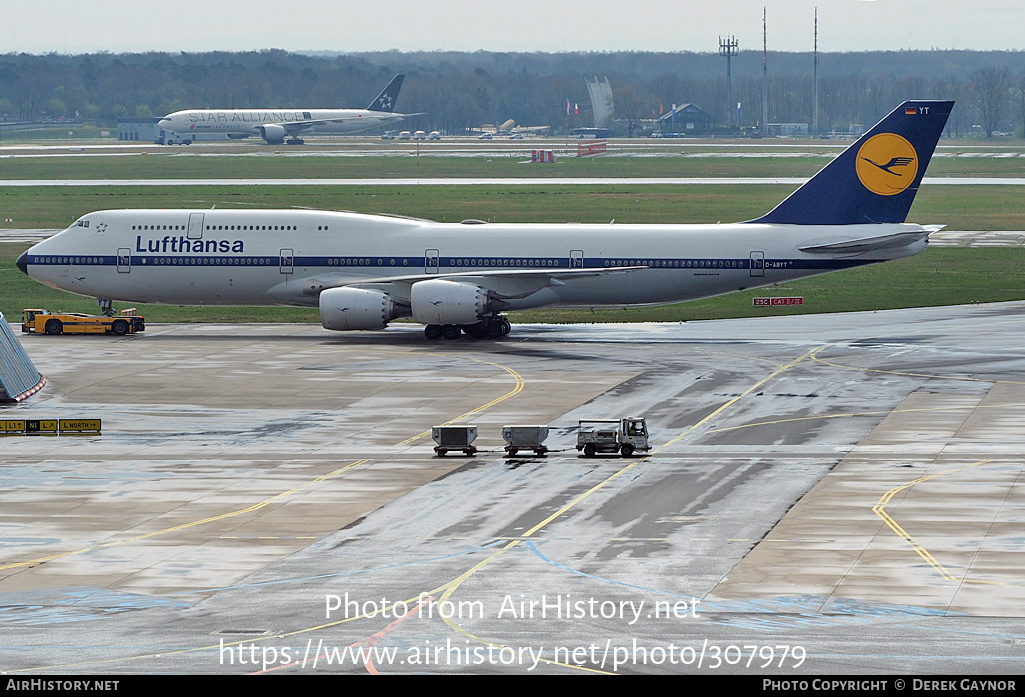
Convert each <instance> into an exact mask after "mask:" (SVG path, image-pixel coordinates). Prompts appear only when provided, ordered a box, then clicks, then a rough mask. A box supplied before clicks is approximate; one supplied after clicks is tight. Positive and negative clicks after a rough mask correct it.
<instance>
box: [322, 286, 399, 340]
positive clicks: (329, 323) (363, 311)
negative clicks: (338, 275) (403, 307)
mask: <svg viewBox="0 0 1025 697" xmlns="http://www.w3.org/2000/svg"><path fill="white" fill-rule="evenodd" d="M396 317H398V312H397V310H396V308H395V303H394V301H393V300H392V299H391V297H390V296H389V295H387V294H386V293H382V292H381V291H378V290H364V289H363V288H348V287H346V288H328V289H327V290H325V291H323V292H322V293H321V294H320V323H321V324H322V325H324V329H334V330H336V331H341V332H344V331H349V330H353V329H384V328H385V327H386V326H388V322H389V321H391V320H393V319H395V318H396Z"/></svg>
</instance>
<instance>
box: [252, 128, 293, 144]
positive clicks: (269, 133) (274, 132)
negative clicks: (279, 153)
mask: <svg viewBox="0 0 1025 697" xmlns="http://www.w3.org/2000/svg"><path fill="white" fill-rule="evenodd" d="M259 129H260V135H261V136H262V137H263V139H264V140H265V141H267V143H268V144H269V145H281V144H282V143H284V142H285V136H287V135H288V131H286V130H285V127H284V126H278V125H277V124H273V123H269V124H266V125H265V126H259Z"/></svg>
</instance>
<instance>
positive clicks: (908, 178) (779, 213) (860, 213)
mask: <svg viewBox="0 0 1025 697" xmlns="http://www.w3.org/2000/svg"><path fill="white" fill-rule="evenodd" d="M953 106H954V102H945V101H931V100H929V101H926V100H921V101H909V102H904V103H903V104H901V105H900V106H899V107H897V108H896V109H894V110H893V111H892V112H890V114H889V115H888V116H887V117H886V118H884V119H883V120H882V121H880V122H879V123H877V124H876V125H875V126H874V127H873V128H872V129H871V130H869V131H868V133H866V134H865V135H863V136H862V137H861V138H859V139H858V141H857V142H856V143H854V145H852V146H851V147H849V148H847V149H846V150H844V151H843V152H842V153H841V154H840V155H839V156H838V157H837V158H836V159H834V160H833V161H832V162H830V163H829V164H828V165H826V166H825V167H824V168H822V170H820V171H819V173H818V174H816V175H815V176H814V177H812V178H811V179H809V180H808V182H807V183H805V184H804V186H802V187H801V188H800V189H798V190H797V191H795V192H794V193H792V194H790V196H788V197H787V198H786V199H785V200H784V201H783V202H782V203H780V204H779V205H778V206H776V207H775V208H773V209H772V210H771V211H770V212H768V213H766V214H765V215H763V216H762V217H761V218H758V219H757V220H752V221H750V222H752V223H782V224H793V225H854V224H858V223H903V222H904V220H905V219H906V218H907V215H908V211H909V210H910V209H911V204H912V202H913V201H914V200H915V194H916V193H917V192H918V186H919V184H920V183H921V181H922V176H923V175H924V174H925V169H926V167H928V166H929V160H930V159H931V158H932V153H933V150H934V149H935V148H936V142H937V141H938V140H939V139H940V134H941V133H942V132H943V127H944V126H945V125H946V123H947V117H948V116H950V110H951V109H952V108H953Z"/></svg>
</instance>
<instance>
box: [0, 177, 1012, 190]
mask: <svg viewBox="0 0 1025 697" xmlns="http://www.w3.org/2000/svg"><path fill="white" fill-rule="evenodd" d="M201 181H202V185H203V186H534V185H538V184H545V185H551V186H613V185H615V186H634V185H636V186H652V185H678V186H721V185H738V184H744V185H752V184H756V185H766V184H771V185H788V186H793V187H795V188H796V187H798V186H801V185H802V184H804V183H805V182H807V181H808V179H807V178H802V177H494V178H485V177H435V178H431V177H418V178H402V177H397V178H393V179H390V178H369V179H368V178H353V179H216V178H212V179H203V180H201ZM196 183H197V180H196V179H0V188H4V187H54V186H56V187H68V186H75V187H81V186H99V187H109V186H115V187H123V186H196ZM922 183H923V184H929V185H936V184H945V185H950V186H1025V177H925V178H923V179H922Z"/></svg>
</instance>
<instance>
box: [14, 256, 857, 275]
mask: <svg viewBox="0 0 1025 697" xmlns="http://www.w3.org/2000/svg"><path fill="white" fill-rule="evenodd" d="M439 260H440V266H439V267H436V268H439V269H441V270H445V271H446V272H458V271H477V270H480V271H494V270H502V269H507V270H517V271H522V270H528V271H544V270H546V269H567V268H573V267H571V265H570V260H569V259H567V258H565V257H482V256H473V257H470V256H466V257H440V258H439ZM129 261H130V265H131V266H141V267H152V266H157V267H163V266H188V267H209V266H219V267H223V266H230V267H242V266H244V267H250V268H252V267H274V268H280V267H281V266H282V265H285V266H290V267H292V268H302V269H314V268H324V269H329V270H333V269H340V268H350V269H351V268H365V269H375V268H386V269H394V270H399V269H408V270H409V271H410V272H412V273H419V272H422V271H423V269H424V268H425V265H426V264H427V261H428V260H427V259H425V258H424V257H378V256H375V257H368V256H307V257H300V256H296V257H292V259H291V263H286V264H282V259H281V258H280V257H278V256H277V255H274V256H267V255H261V256H249V255H245V256H243V255H198V256H197V255H191V254H190V255H180V254H144V255H133V256H131V257H130V259H129ZM875 261H876V260H853V259H817V258H816V259H772V258H766V259H765V261H764V268H765V270H766V271H781V270H782V271H786V270H790V269H800V270H837V269H848V268H854V267H857V266H863V265H865V264H872V263H875ZM28 263H29V264H30V265H32V266H69V265H70V266H119V265H120V266H127V265H126V264H124V259H123V258H120V259H119V257H117V256H49V255H33V256H31V257H29V258H28ZM619 266H648V267H651V268H653V269H673V270H688V269H690V270H697V271H702V270H709V271H730V270H746V269H750V268H751V260H750V259H749V258H746V257H744V258H727V259H717V258H708V257H704V258H679V257H668V258H651V257H646V258H642V259H619V258H617V259H606V258H604V257H592V258H588V259H583V260H582V266H580V265H579V263H578V268H587V269H603V268H609V267H619Z"/></svg>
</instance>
